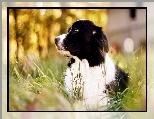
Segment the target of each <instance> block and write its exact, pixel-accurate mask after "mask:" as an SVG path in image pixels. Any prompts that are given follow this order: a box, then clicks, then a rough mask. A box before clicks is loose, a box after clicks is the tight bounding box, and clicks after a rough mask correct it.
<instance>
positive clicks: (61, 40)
mask: <svg viewBox="0 0 154 119" xmlns="http://www.w3.org/2000/svg"><path fill="white" fill-rule="evenodd" d="M66 35H67V34H62V35H60V36H57V37H56V38H59V41H58V43H57V44H56V45H57V50H58V52H59V53H60V54H62V55H65V56H71V54H70V52H69V51H67V50H66V49H65V47H64V39H65V38H66Z"/></svg>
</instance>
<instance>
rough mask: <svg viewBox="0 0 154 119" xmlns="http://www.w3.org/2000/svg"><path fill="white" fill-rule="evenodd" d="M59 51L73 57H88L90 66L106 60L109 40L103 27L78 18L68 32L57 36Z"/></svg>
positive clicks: (56, 41) (56, 42)
mask: <svg viewBox="0 0 154 119" xmlns="http://www.w3.org/2000/svg"><path fill="white" fill-rule="evenodd" d="M55 44H56V46H57V49H58V51H59V52H60V53H61V54H63V55H66V56H70V57H72V58H74V57H78V58H79V59H80V60H82V59H87V60H88V62H89V65H90V66H96V65H99V64H100V63H102V62H104V60H105V59H104V56H105V53H107V52H108V51H109V47H108V41H107V38H106V36H105V34H104V33H103V31H102V27H98V26H96V25H95V24H94V23H93V22H92V21H90V20H78V21H76V22H74V23H73V25H72V26H71V27H70V28H69V29H68V33H67V34H62V35H60V36H57V37H56V38H55Z"/></svg>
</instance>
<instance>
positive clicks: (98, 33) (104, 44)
mask: <svg viewBox="0 0 154 119" xmlns="http://www.w3.org/2000/svg"><path fill="white" fill-rule="evenodd" d="M93 37H94V39H95V40H96V41H97V43H98V45H99V47H100V48H101V49H102V48H103V49H102V50H103V51H105V52H106V53H108V51H109V46H108V41H107V37H106V35H105V34H104V33H103V31H102V27H99V26H94V29H93Z"/></svg>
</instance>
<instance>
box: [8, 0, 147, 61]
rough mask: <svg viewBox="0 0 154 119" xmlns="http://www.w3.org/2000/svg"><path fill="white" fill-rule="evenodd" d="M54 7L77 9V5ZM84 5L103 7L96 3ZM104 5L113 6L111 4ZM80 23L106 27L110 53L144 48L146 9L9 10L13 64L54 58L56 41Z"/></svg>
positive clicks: (10, 48) (47, 4) (66, 4)
mask: <svg viewBox="0 0 154 119" xmlns="http://www.w3.org/2000/svg"><path fill="white" fill-rule="evenodd" d="M6 4H8V3H6ZM14 4H15V3H14ZM19 4H20V3H16V4H15V5H16V6H18V5H19ZM33 4H34V3H33ZM35 4H36V6H38V7H43V6H53V3H50V4H49V3H43V2H36V3H35ZM55 4H57V6H74V5H75V3H55ZM55 4H54V5H55ZM84 4H85V5H86V4H93V5H95V6H101V4H97V3H84ZM102 5H105V6H111V5H112V6H113V5H114V4H111V3H109V2H108V3H102ZM79 6H80V4H79ZM78 19H89V20H92V21H93V22H94V23H95V24H96V25H98V26H101V27H103V31H104V32H105V34H106V35H107V38H108V41H109V45H110V46H111V48H110V49H111V50H112V51H114V52H121V53H131V52H133V51H135V50H136V49H137V48H139V47H140V46H141V45H145V42H146V9H135V8H134V9H54V8H51V9H43V8H42V9H9V44H10V47H9V52H10V54H9V56H10V60H11V61H13V62H14V61H15V60H17V61H23V60H24V59H25V57H29V58H31V59H32V58H37V59H38V58H43V59H47V58H51V57H54V56H55V55H57V54H56V51H55V50H56V49H55V45H54V39H55V37H56V36H57V35H60V34H64V33H67V29H68V28H69V27H70V26H71V24H72V23H73V22H75V21H76V20H78Z"/></svg>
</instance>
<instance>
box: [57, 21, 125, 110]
mask: <svg viewBox="0 0 154 119" xmlns="http://www.w3.org/2000/svg"><path fill="white" fill-rule="evenodd" d="M55 44H56V47H57V49H58V51H59V52H60V53H61V54H62V55H65V56H68V57H70V58H71V59H70V61H69V63H68V68H67V70H66V72H65V79H64V82H65V86H66V89H67V91H68V92H69V94H70V96H71V97H72V98H75V99H79V98H81V97H82V99H83V102H84V105H85V106H86V107H87V108H88V109H95V108H98V107H100V106H105V105H107V104H108V96H107V93H106V92H107V90H109V91H114V92H118V91H120V92H122V91H123V90H125V88H126V87H127V85H126V84H127V82H128V75H127V73H125V72H124V71H123V70H122V69H120V68H119V67H117V66H116V65H115V64H114V63H113V61H112V60H111V58H110V57H109V56H108V51H109V46H108V41H107V38H106V36H105V34H104V33H103V31H102V28H101V27H98V26H96V25H95V24H94V23H93V22H92V21H90V20H78V21H76V22H74V23H73V25H72V26H71V27H70V28H69V29H68V33H67V34H62V35H60V36H57V37H56V38H55Z"/></svg>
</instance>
